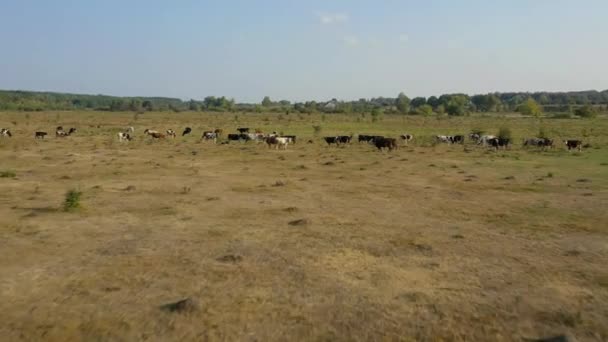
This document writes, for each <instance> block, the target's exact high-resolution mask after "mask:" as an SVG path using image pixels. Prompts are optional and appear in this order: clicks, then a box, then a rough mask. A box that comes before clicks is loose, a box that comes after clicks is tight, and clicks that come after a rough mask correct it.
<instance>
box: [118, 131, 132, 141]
mask: <svg viewBox="0 0 608 342" xmlns="http://www.w3.org/2000/svg"><path fill="white" fill-rule="evenodd" d="M125 140H126V141H131V140H133V137H132V136H131V134H129V133H126V132H120V133H118V141H125Z"/></svg>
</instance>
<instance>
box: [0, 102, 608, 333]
mask: <svg viewBox="0 0 608 342" xmlns="http://www.w3.org/2000/svg"><path fill="white" fill-rule="evenodd" d="M58 125H62V126H63V127H65V128H66V129H67V128H68V127H75V128H77V133H75V134H73V135H72V136H69V137H67V138H55V136H54V129H55V127H56V126H58ZM128 126H133V127H135V133H134V136H135V139H134V140H133V141H130V142H119V141H118V139H117V136H116V135H117V133H118V132H120V131H122V130H124V129H125V128H126V127H128ZM186 126H189V127H192V129H193V133H192V134H191V135H189V136H186V137H181V136H180V134H181V131H182V130H183V129H184V127H186ZM313 126H319V127H320V128H318V129H317V130H315V129H313ZM237 127H251V128H252V129H254V128H259V129H261V130H263V131H264V132H272V131H278V132H284V133H285V134H293V135H297V136H298V143H297V144H296V145H289V146H288V148H287V150H285V151H283V150H274V149H268V148H267V147H266V146H265V145H264V144H256V143H253V142H248V143H239V142H232V143H230V144H227V145H221V144H217V145H215V144H213V143H212V142H201V141H200V135H201V133H202V131H203V130H212V129H215V128H222V129H223V130H224V132H225V133H224V134H226V133H229V132H233V131H235V129H236V128H237ZM501 127H508V128H510V129H511V131H512V134H513V140H514V146H512V148H511V149H510V150H506V151H504V150H499V151H497V152H495V151H493V150H490V149H487V148H483V147H479V146H475V145H473V144H471V143H469V142H467V143H466V144H465V145H436V144H434V143H433V139H432V138H431V137H432V136H433V135H436V134H458V133H460V134H467V133H469V132H470V131H471V130H472V129H477V130H483V131H485V132H486V133H489V134H496V133H497V131H498V130H499V128H501ZM0 128H10V129H11V131H12V133H13V137H11V138H1V139H0V172H1V173H2V175H3V176H2V177H1V178H0V252H1V255H2V257H1V258H0V322H2V324H0V336H2V338H3V339H6V340H10V341H16V340H48V341H68V340H127V341H132V340H153V341H167V340H199V341H200V340H210V341H214V340H229V341H235V340H246V341H274V340H282V341H285V340H307V341H308V340H311V341H340V340H344V341H369V340H405V341H410V340H422V341H424V340H426V341H435V340H446V341H463V340H469V341H490V340H492V341H521V340H522V339H524V338H539V337H546V336H552V335H559V334H562V333H566V332H570V333H573V334H574V335H576V337H577V338H578V339H579V340H580V341H604V340H607V339H608V327H607V326H606V322H607V320H608V267H607V266H606V265H607V264H608V224H607V222H608V211H607V209H608V120H607V119H606V118H604V117H601V118H597V119H594V120H574V119H568V120H551V119H542V120H538V119H532V118H522V117H518V116H500V117H498V116H496V117H490V116H488V117H460V118H441V119H437V118H434V117H430V118H425V117H404V116H388V115H386V116H384V117H383V118H382V120H381V121H378V122H371V118H370V117H369V115H368V116H366V117H362V116H356V115H353V116H341V115H329V114H328V115H325V116H321V115H317V114H313V115H306V114H303V115H298V114H293V113H292V114H290V115H286V114H282V115H276V114H247V115H245V114H213V113H210V114H201V113H146V114H140V115H135V114H133V113H105V112H50V113H10V112H9V113H0ZM146 128H149V129H157V130H162V131H164V130H166V129H168V128H172V129H174V130H176V131H177V133H178V137H177V138H176V139H166V140H163V141H152V139H151V138H150V137H146V136H144V134H143V131H144V129H146ZM540 128H543V130H544V131H545V133H546V134H547V135H548V136H550V137H552V138H554V139H555V141H556V147H555V148H554V149H552V150H549V151H540V150H538V149H534V148H531V149H523V148H522V146H521V142H522V141H523V139H524V138H526V137H533V136H535V135H537V133H538V132H539V129H540ZM38 130H44V131H47V132H49V136H47V137H46V138H45V139H44V140H35V139H34V132H35V131H38ZM351 133H354V134H355V139H353V140H354V142H353V143H351V144H350V145H348V146H342V147H335V146H332V147H328V146H327V145H326V144H324V143H323V142H322V137H323V136H330V135H336V134H345V135H350V134H351ZM358 133H362V134H366V133H369V134H379V135H386V136H392V137H397V136H398V135H399V134H402V133H410V134H413V135H414V140H413V141H412V142H411V143H410V144H409V146H401V147H400V148H399V149H398V150H395V151H392V152H390V153H388V152H378V151H377V150H376V149H375V148H374V147H373V146H371V145H369V144H364V143H362V144H359V143H357V142H356V134H358ZM566 138H577V139H581V140H583V141H584V143H586V144H590V145H591V146H590V147H588V148H585V149H583V151H582V152H568V151H567V150H565V148H564V146H563V144H562V143H561V140H562V139H566ZM309 139H310V140H313V143H310V144H309V143H307V141H308V140H309ZM5 175H6V176H5ZM70 190H75V191H76V192H79V193H81V195H80V198H79V200H77V199H73V198H72V200H73V201H77V202H78V204H79V207H78V208H74V210H69V211H66V210H64V205H65V200H66V193H67V192H68V191H70ZM185 298H189V299H191V301H192V305H182V306H177V307H169V308H170V309H169V310H166V308H167V307H162V306H163V305H165V304H168V303H172V302H175V301H178V300H182V299H185ZM171 308H173V309H175V310H172V309H171Z"/></svg>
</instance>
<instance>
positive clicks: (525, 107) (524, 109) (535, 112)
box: [517, 97, 543, 117]
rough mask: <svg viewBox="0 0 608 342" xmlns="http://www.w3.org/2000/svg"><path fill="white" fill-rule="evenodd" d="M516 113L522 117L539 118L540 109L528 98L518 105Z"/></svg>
mask: <svg viewBox="0 0 608 342" xmlns="http://www.w3.org/2000/svg"><path fill="white" fill-rule="evenodd" d="M517 111H518V112H520V113H522V114H524V115H532V116H536V117H539V116H540V115H541V114H542V112H543V111H542V108H541V107H540V106H539V105H538V103H537V102H536V101H534V99H533V98H531V97H529V98H528V99H527V100H526V101H525V102H524V103H522V104H520V105H519V107H518V108H517Z"/></svg>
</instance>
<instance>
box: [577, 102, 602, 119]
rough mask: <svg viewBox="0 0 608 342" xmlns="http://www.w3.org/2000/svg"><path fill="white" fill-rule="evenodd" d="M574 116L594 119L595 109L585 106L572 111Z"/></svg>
mask: <svg viewBox="0 0 608 342" xmlns="http://www.w3.org/2000/svg"><path fill="white" fill-rule="evenodd" d="M574 115H576V116H580V117H581V118H594V117H596V116H597V109H595V108H594V107H593V106H591V105H585V106H582V107H581V108H577V109H576V110H575V111H574Z"/></svg>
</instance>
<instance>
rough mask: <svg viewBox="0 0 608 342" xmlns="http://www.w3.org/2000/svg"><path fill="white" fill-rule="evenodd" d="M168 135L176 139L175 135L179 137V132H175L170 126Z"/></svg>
mask: <svg viewBox="0 0 608 342" xmlns="http://www.w3.org/2000/svg"><path fill="white" fill-rule="evenodd" d="M167 136H168V137H171V138H174V139H175V137H177V134H175V131H174V130H172V129H170V128H169V129H168V130H167Z"/></svg>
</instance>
